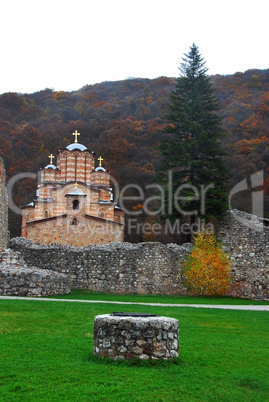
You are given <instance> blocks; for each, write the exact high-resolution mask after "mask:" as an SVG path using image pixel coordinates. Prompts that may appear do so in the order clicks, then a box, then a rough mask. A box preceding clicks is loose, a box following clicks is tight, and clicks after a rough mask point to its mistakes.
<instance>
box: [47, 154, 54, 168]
mask: <svg viewBox="0 0 269 402" xmlns="http://www.w3.org/2000/svg"><path fill="white" fill-rule="evenodd" d="M48 157H49V158H50V164H51V165H52V159H54V158H55V156H53V155H52V154H50V155H49V156H48Z"/></svg>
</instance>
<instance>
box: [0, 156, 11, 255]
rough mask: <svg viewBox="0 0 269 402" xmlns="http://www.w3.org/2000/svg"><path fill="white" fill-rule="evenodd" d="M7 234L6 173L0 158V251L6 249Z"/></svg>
mask: <svg viewBox="0 0 269 402" xmlns="http://www.w3.org/2000/svg"><path fill="white" fill-rule="evenodd" d="M8 240H9V233H8V199H7V190H6V171H5V166H4V162H3V159H2V158H1V157H0V249H1V248H2V249H4V248H7V246H8Z"/></svg>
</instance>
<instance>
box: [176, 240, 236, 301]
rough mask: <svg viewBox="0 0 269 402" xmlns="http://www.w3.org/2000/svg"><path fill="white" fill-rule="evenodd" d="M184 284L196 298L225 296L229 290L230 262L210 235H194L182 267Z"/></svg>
mask: <svg viewBox="0 0 269 402" xmlns="http://www.w3.org/2000/svg"><path fill="white" fill-rule="evenodd" d="M183 274H184V284H185V286H186V288H187V289H188V291H189V293H190V294H192V295H196V296H220V295H226V294H227V293H228V291H229V288H230V260H229V257H228V255H227V254H226V253H225V252H224V251H223V250H222V248H221V245H220V244H219V243H218V242H217V240H216V237H215V236H214V235H213V234H211V233H206V232H200V233H198V234H197V235H196V237H195V240H194V246H193V248H192V250H191V252H190V254H189V255H188V257H187V260H186V262H185V264H184V266H183Z"/></svg>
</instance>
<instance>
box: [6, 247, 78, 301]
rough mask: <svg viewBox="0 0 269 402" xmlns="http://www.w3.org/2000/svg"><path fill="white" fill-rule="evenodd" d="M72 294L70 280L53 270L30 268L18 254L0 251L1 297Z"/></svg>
mask: <svg viewBox="0 0 269 402" xmlns="http://www.w3.org/2000/svg"><path fill="white" fill-rule="evenodd" d="M67 293H70V278H69V277H68V276H67V275H64V274H61V273H59V272H54V271H51V270H46V271H45V270H43V269H39V268H36V267H28V266H26V265H25V262H24V261H23V260H22V259H21V257H20V256H19V255H18V253H16V252H13V251H11V250H4V251H3V250H2V251H0V295H5V296H11V295H12V296H49V295H56V294H67Z"/></svg>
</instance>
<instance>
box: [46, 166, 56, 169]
mask: <svg viewBox="0 0 269 402" xmlns="http://www.w3.org/2000/svg"><path fill="white" fill-rule="evenodd" d="M45 169H57V167H56V166H55V165H47V166H45Z"/></svg>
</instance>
